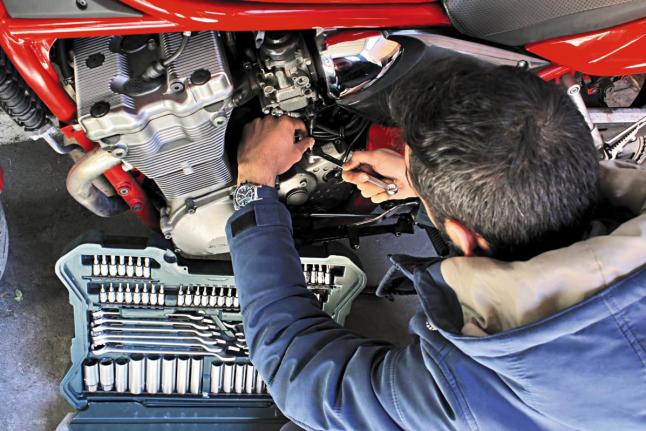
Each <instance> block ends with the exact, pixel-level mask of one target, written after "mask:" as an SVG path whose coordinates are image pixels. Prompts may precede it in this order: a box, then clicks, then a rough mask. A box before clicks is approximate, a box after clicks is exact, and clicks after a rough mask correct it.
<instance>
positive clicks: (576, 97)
mask: <svg viewBox="0 0 646 431" xmlns="http://www.w3.org/2000/svg"><path fill="white" fill-rule="evenodd" d="M561 80H562V82H563V85H565V87H566V89H567V95H568V96H570V100H572V102H574V105H576V108H577V109H578V111H579V112H580V113H581V116H582V117H583V119H584V120H585V123H586V124H587V125H588V128H589V129H590V134H591V135H592V141H593V142H594V146H595V147H597V148H602V147H603V138H602V137H601V133H600V132H599V128H598V127H597V125H596V124H594V123H593V122H592V118H590V113H589V112H588V108H587V106H585V101H584V100H583V97H582V96H581V85H580V84H579V82H578V81H577V80H576V79H575V78H574V77H573V76H572V75H563V77H562V78H561Z"/></svg>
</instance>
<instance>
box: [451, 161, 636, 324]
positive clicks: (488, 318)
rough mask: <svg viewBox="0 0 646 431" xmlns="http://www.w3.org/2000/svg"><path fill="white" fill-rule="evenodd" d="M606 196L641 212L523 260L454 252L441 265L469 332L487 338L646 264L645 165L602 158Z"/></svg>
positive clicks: (539, 316)
mask: <svg viewBox="0 0 646 431" xmlns="http://www.w3.org/2000/svg"><path fill="white" fill-rule="evenodd" d="M601 187H602V189H601V190H602V194H603V195H604V196H605V197H606V198H607V200H608V201H609V203H610V204H611V205H613V206H615V207H621V208H625V209H627V210H628V211H630V212H631V213H633V214H634V215H635V217H634V218H633V219H631V220H629V221H627V222H625V223H623V224H621V225H620V226H619V227H618V228H616V229H615V230H614V231H612V232H611V233H609V234H607V235H602V236H595V237H591V238H589V239H586V240H584V241H581V242H577V243H575V244H573V245H571V246H569V247H566V248H562V249H558V250H552V251H549V252H546V253H543V254H540V255H538V256H536V257H534V258H532V259H529V260H527V261H522V262H503V261H499V260H496V259H492V258H487V257H453V258H449V259H446V260H445V261H443V262H442V264H441V274H442V277H443V278H444V281H445V282H446V283H447V284H448V285H449V286H450V287H451V288H452V289H453V290H454V292H455V294H456V295H457V298H458V301H459V302H460V304H461V306H462V311H463V314H464V326H463V328H462V333H463V334H464V335H470V336H485V335H488V334H494V333H498V332H502V331H507V330H509V329H512V328H517V327H520V326H523V325H527V324H530V323H533V322H536V321H538V320H541V319H544V318H546V317H548V316H551V315H554V314H556V313H558V312H559V311H561V310H564V309H566V308H568V307H570V306H572V305H574V304H578V303H580V302H581V301H583V300H585V299H586V298H589V297H591V296H592V295H594V294H595V293H598V292H599V291H601V290H603V289H605V288H607V287H608V286H610V285H612V284H613V283H615V282H617V281H618V280H620V279H622V278H624V277H626V276H628V275H629V274H630V273H632V272H633V271H635V270H637V269H638V268H640V267H641V266H643V265H644V264H645V263H646V170H645V169H640V168H637V167H636V166H635V165H632V164H627V163H621V162H618V161H611V162H603V163H602V164H601Z"/></svg>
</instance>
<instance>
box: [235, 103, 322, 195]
mask: <svg viewBox="0 0 646 431" xmlns="http://www.w3.org/2000/svg"><path fill="white" fill-rule="evenodd" d="M297 131H298V132H300V133H301V134H302V135H303V136H304V135H305V134H306V128H305V124H304V123H303V122H302V121H300V120H296V119H295V118H291V117H287V116H283V117H280V118H276V117H272V116H270V115H268V116H266V117H264V118H256V119H255V120H253V121H252V122H251V123H249V124H247V125H246V126H245V128H244V131H243V132H242V142H241V143H240V147H238V184H242V183H243V182H245V181H249V182H251V183H255V184H260V185H266V186H270V187H274V186H275V185H276V177H277V176H278V175H280V174H282V173H285V172H287V171H288V170H289V168H291V167H292V166H293V165H294V164H296V163H297V162H298V161H299V160H300V159H301V157H302V156H303V153H304V152H305V150H307V149H308V148H310V147H311V146H312V145H314V139H313V138H309V137H308V138H303V140H301V141H300V142H295V140H294V136H295V134H296V132H297Z"/></svg>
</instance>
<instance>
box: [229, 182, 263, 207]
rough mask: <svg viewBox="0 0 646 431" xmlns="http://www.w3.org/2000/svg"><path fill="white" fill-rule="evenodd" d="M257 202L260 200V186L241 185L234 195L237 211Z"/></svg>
mask: <svg viewBox="0 0 646 431" xmlns="http://www.w3.org/2000/svg"><path fill="white" fill-rule="evenodd" d="M255 200H258V186H255V185H253V184H241V185H240V187H238V188H237V189H236V191H235V194H234V195H233V203H234V207H235V209H240V208H242V207H244V206H245V205H247V204H249V203H250V202H253V201H255Z"/></svg>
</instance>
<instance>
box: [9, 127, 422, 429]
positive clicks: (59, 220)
mask: <svg viewBox="0 0 646 431" xmlns="http://www.w3.org/2000/svg"><path fill="white" fill-rule="evenodd" d="M0 120H1V119H0ZM1 123H2V122H1V121H0V127H2V125H1ZM2 138H5V139H6V136H2ZM2 138H0V139H2ZM5 142H6V141H5ZM0 165H1V166H2V167H3V168H4V172H5V191H4V192H3V194H2V203H3V205H4V207H5V211H6V214H7V219H8V223H9V235H10V245H9V262H8V266H7V270H6V273H5V276H4V278H3V279H2V281H0V391H1V393H2V401H1V402H0V429H1V430H5V431H14V430H21V431H40V430H46V431H52V430H54V429H55V428H56V425H57V424H58V423H59V422H60V420H61V419H62V418H63V416H64V415H65V414H66V413H67V412H69V411H70V407H69V405H67V403H66V402H65V401H64V400H63V398H62V397H61V396H60V395H59V392H58V383H59V382H60V380H61V379H62V377H63V375H64V374H65V371H66V369H67V366H68V363H69V346H70V340H71V338H72V335H73V318H72V308H71V306H70V305H69V303H68V296H67V291H66V290H65V288H64V287H63V286H62V285H61V283H60V282H59V281H58V279H57V278H56V276H55V275H54V264H55V262H56V260H57V258H58V257H59V256H60V255H61V254H62V250H63V249H64V247H65V245H66V244H67V243H68V242H70V241H71V240H73V239H74V238H75V237H77V236H78V235H80V234H82V233H83V232H85V231H87V230H89V229H96V228H98V229H102V230H104V231H106V232H107V233H109V234H120V235H145V234H146V231H145V229H143V228H142V226H141V225H140V224H139V222H138V220H137V219H136V218H135V217H134V216H131V215H130V214H124V215H122V216H119V217H115V218H112V219H100V218H98V217H96V216H94V215H92V214H90V213H89V212H88V211H86V210H85V209H83V208H82V207H81V206H79V205H78V204H77V203H76V202H75V201H74V200H72V198H70V197H69V196H68V195H67V192H66V191H65V176H66V174H67V170H68V169H69V167H70V165H71V163H70V161H69V160H68V158H67V157H64V156H59V155H57V154H55V153H54V152H53V151H51V150H50V149H49V147H48V146H47V145H46V144H45V143H43V142H42V141H40V142H31V141H28V142H16V143H14V144H12V145H2V146H0ZM413 239H414V241H411V237H410V236H404V237H402V238H399V239H396V238H394V237H390V236H388V237H377V238H372V239H370V240H364V241H363V242H362V244H363V246H362V247H361V250H360V255H361V258H362V260H363V262H364V266H365V267H366V268H367V269H368V272H369V273H370V278H371V280H376V279H378V277H379V275H380V274H381V273H382V272H383V269H384V268H385V263H384V262H385V255H386V254H387V253H393V252H398V251H402V250H407V251H408V252H409V253H411V254H418V255H424V254H429V253H430V251H429V249H428V248H427V243H426V238H425V235H423V234H421V233H418V234H417V235H415V236H414V237H413ZM404 245H405V246H406V248H404ZM415 307H416V298H411V297H409V298H399V299H397V301H395V302H394V303H391V302H389V301H386V300H383V299H378V298H375V297H372V296H369V295H362V296H361V297H360V298H359V299H358V300H357V301H356V302H355V305H354V308H353V312H352V314H351V316H350V318H349V322H348V326H350V327H352V328H354V329H355V330H357V331H358V332H359V333H362V334H364V335H368V336H374V337H378V338H382V339H389V340H391V341H393V342H396V343H401V342H402V341H405V337H402V334H404V333H406V327H407V321H408V318H409V317H410V315H411V314H412V312H413V311H414V309H415ZM385 316H388V318H384V317H385Z"/></svg>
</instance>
